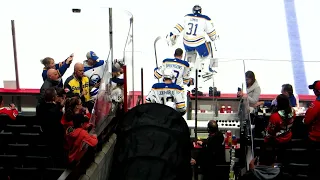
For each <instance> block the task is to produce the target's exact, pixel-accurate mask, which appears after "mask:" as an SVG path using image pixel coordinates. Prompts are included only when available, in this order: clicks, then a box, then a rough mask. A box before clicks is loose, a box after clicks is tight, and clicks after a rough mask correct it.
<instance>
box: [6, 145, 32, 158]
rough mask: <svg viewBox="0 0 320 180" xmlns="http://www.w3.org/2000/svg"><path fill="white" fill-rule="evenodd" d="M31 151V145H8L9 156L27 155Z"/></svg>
mask: <svg viewBox="0 0 320 180" xmlns="http://www.w3.org/2000/svg"><path fill="white" fill-rule="evenodd" d="M29 149H30V146H29V144H8V150H7V153H8V154H12V155H22V156H24V155H26V154H27V153H28V151H29Z"/></svg>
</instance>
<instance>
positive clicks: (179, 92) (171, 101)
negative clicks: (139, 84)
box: [146, 69, 186, 115]
mask: <svg viewBox="0 0 320 180" xmlns="http://www.w3.org/2000/svg"><path fill="white" fill-rule="evenodd" d="M162 76H163V83H156V84H154V85H153V86H152V89H151V91H150V92H149V94H148V96H147V98H146V102H147V103H159V104H165V105H167V106H170V107H172V108H174V109H176V110H177V111H179V112H180V113H181V115H184V114H185V112H186V104H185V101H184V98H183V89H182V88H181V87H180V86H179V85H177V84H176V83H174V80H175V79H174V77H175V75H174V72H173V71H172V70H171V69H165V70H164V72H163V74H162Z"/></svg>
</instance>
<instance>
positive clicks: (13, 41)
mask: <svg viewBox="0 0 320 180" xmlns="http://www.w3.org/2000/svg"><path fill="white" fill-rule="evenodd" d="M11 32H12V45H13V56H14V69H15V73H16V88H17V89H20V81H19V70H18V55H17V45H16V28H15V24H14V20H11Z"/></svg>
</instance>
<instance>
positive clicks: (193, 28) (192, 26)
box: [186, 23, 198, 36]
mask: <svg viewBox="0 0 320 180" xmlns="http://www.w3.org/2000/svg"><path fill="white" fill-rule="evenodd" d="M188 26H189V32H186V34H187V35H191V34H192V35H193V36H196V35H197V29H198V24H193V23H188Z"/></svg>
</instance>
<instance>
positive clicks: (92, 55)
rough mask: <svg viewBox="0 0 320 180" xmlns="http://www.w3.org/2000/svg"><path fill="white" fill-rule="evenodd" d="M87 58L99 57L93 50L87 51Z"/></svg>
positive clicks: (95, 58) (94, 58) (96, 58)
mask: <svg viewBox="0 0 320 180" xmlns="http://www.w3.org/2000/svg"><path fill="white" fill-rule="evenodd" d="M87 59H92V60H94V61H96V60H98V59H99V57H98V56H97V55H96V53H94V52H93V51H89V52H88V53H87Z"/></svg>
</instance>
